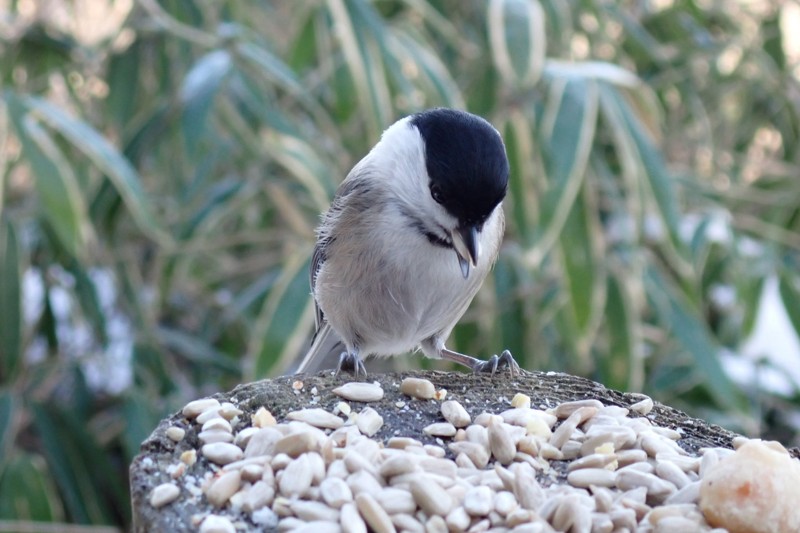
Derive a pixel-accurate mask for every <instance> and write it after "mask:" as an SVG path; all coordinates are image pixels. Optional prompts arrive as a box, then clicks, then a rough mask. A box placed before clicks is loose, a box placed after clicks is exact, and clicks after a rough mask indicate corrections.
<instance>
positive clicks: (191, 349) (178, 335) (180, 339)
mask: <svg viewBox="0 0 800 533" xmlns="http://www.w3.org/2000/svg"><path fill="white" fill-rule="evenodd" d="M154 333H155V337H156V339H157V340H158V344H159V345H160V346H163V347H164V348H168V349H170V350H174V351H175V352H177V353H179V354H180V355H181V356H182V357H185V358H186V359H187V360H188V361H191V362H192V363H194V364H197V365H205V366H212V367H215V368H219V369H221V370H224V371H227V372H229V373H232V374H238V373H239V371H240V370H241V368H240V367H239V364H238V363H237V362H236V361H235V360H234V359H233V358H232V357H230V356H228V355H227V354H225V353H222V352H220V351H219V350H217V349H216V348H215V347H214V346H213V345H211V344H210V343H209V342H208V341H206V340H205V339H202V338H201V337H199V336H198V335H196V334H190V333H187V332H184V331H180V330H178V329H174V328H170V327H166V326H160V327H158V328H156V329H155V331H154Z"/></svg>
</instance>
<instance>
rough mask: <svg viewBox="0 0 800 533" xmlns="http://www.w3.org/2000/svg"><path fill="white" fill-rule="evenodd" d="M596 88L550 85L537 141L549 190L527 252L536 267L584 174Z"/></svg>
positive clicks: (580, 83)
mask: <svg viewBox="0 0 800 533" xmlns="http://www.w3.org/2000/svg"><path fill="white" fill-rule="evenodd" d="M597 109H598V91H597V84H596V83H595V82H593V81H591V80H584V79H581V78H574V79H564V80H556V81H554V82H553V83H552V87H551V90H550V95H549V98H548V107H547V109H546V110H545V115H544V117H543V118H542V123H543V124H542V130H543V131H542V133H541V141H542V144H543V145H544V152H545V155H546V170H547V175H548V179H549V186H550V190H549V191H548V192H547V193H546V194H545V197H544V198H543V200H542V202H541V206H542V217H541V222H540V228H541V229H540V232H541V233H540V236H539V238H538V241H537V243H536V245H535V247H534V248H533V249H532V250H530V251H529V252H528V261H529V262H530V263H531V264H534V265H535V264H538V262H539V261H540V260H541V258H542V257H543V256H544V254H545V253H546V252H547V251H548V250H549V249H550V248H551V247H552V246H553V244H554V243H555V241H556V239H557V238H558V235H559V234H560V232H561V230H562V228H563V227H564V224H565V222H566V220H567V217H568V216H569V214H570V211H571V209H572V205H573V204H574V202H575V198H577V196H578V193H579V191H580V189H581V186H582V184H583V178H584V175H585V174H586V168H587V163H588V161H589V154H590V153H591V147H592V143H593V141H594V135H595V128H596V126H597Z"/></svg>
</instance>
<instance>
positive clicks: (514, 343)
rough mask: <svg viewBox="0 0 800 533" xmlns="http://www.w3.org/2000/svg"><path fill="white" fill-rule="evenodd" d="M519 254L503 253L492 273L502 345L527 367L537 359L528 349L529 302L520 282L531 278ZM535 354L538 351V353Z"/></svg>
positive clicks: (530, 366) (497, 322) (521, 364)
mask: <svg viewBox="0 0 800 533" xmlns="http://www.w3.org/2000/svg"><path fill="white" fill-rule="evenodd" d="M520 267H521V265H520V264H519V261H518V260H516V257H514V256H512V255H511V254H500V257H499V258H498V260H497V263H496V264H495V267H494V270H493V272H492V279H493V281H494V290H495V300H496V301H497V303H498V310H497V311H498V317H497V320H496V324H497V327H498V328H499V331H500V340H502V348H503V349H508V350H510V351H511V353H512V354H514V357H515V358H516V359H517V362H518V363H519V364H520V366H522V367H523V368H529V369H530V368H533V363H534V359H533V357H529V354H527V353H526V351H525V332H526V330H527V326H526V325H525V324H526V314H527V313H526V312H525V301H524V299H522V298H520V297H519V295H518V293H519V288H520V285H523V284H522V283H520V282H521V281H522V280H523V279H525V277H527V276H528V275H529V274H528V270H527V269H525V268H520ZM534 356H535V354H534Z"/></svg>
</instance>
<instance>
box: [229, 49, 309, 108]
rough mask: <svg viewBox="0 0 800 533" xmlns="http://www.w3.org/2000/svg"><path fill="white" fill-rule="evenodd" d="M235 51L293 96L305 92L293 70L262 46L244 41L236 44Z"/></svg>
mask: <svg viewBox="0 0 800 533" xmlns="http://www.w3.org/2000/svg"><path fill="white" fill-rule="evenodd" d="M236 51H237V52H238V53H239V55H240V56H241V57H243V58H245V59H247V60H248V61H251V62H252V63H253V64H255V65H258V66H259V67H260V68H261V69H262V71H263V72H265V73H266V74H267V76H268V77H269V78H270V79H271V80H273V81H274V82H276V83H277V84H278V85H280V86H282V87H283V88H285V89H287V90H288V91H289V92H290V93H291V94H294V95H295V96H301V95H304V94H306V92H307V91H306V89H305V87H303V84H302V83H301V82H300V80H299V79H298V78H297V76H296V74H295V72H294V71H293V70H292V69H291V68H289V66H288V65H286V63H284V62H283V61H282V60H281V59H280V58H278V57H277V56H275V55H274V54H273V53H272V52H270V51H268V50H267V49H265V48H264V47H262V46H258V45H257V44H255V43H252V42H244V43H239V44H238V45H237V46H236Z"/></svg>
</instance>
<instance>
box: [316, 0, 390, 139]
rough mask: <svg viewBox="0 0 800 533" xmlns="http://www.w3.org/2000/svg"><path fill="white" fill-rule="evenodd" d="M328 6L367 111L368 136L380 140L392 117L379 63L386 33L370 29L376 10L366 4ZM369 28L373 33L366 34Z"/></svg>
mask: <svg viewBox="0 0 800 533" xmlns="http://www.w3.org/2000/svg"><path fill="white" fill-rule="evenodd" d="M326 4H327V7H328V12H329V13H330V17H331V19H332V21H333V27H334V30H335V35H336V37H337V38H338V40H339V43H340V45H341V47H342V53H343V55H344V60H345V63H346V65H347V69H348V70H349V72H350V75H351V77H352V79H353V84H354V86H355V90H356V93H357V95H358V103H359V105H360V106H362V108H363V111H364V113H363V115H362V116H363V120H364V121H365V123H366V124H367V126H368V128H369V137H370V138H373V139H377V138H378V136H379V135H380V132H381V131H382V130H383V128H384V127H385V126H386V125H387V124H389V123H390V122H391V118H393V117H392V106H391V98H390V93H389V87H388V85H387V83H386V76H385V71H384V66H383V64H382V63H381V60H380V58H381V55H380V46H381V45H380V41H381V40H382V39H383V38H384V37H383V36H384V34H385V31H386V30H385V29H384V28H383V27H382V25H379V26H380V28H379V30H378V31H375V29H374V28H372V27H371V26H370V25H371V24H372V23H373V17H371V16H370V14H369V12H370V11H371V10H372V9H373V8H372V7H371V6H369V5H367V3H366V2H363V1H361V0H328V1H327V2H326ZM370 29H372V30H373V31H364V30H370Z"/></svg>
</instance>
